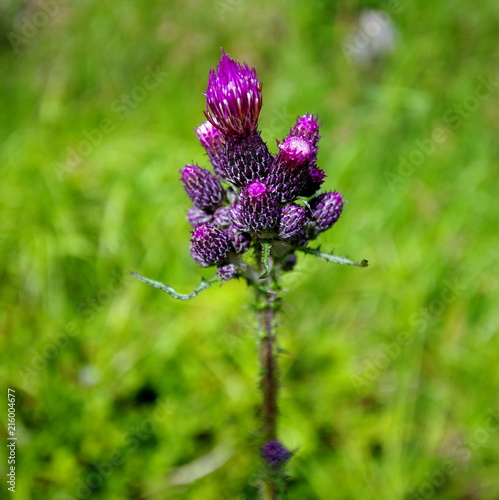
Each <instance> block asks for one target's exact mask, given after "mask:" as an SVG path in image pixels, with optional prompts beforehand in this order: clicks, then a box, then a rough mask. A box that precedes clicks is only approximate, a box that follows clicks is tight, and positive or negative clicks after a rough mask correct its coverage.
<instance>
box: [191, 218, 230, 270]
mask: <svg viewBox="0 0 499 500" xmlns="http://www.w3.org/2000/svg"><path fill="white" fill-rule="evenodd" d="M191 234H192V238H191V247H190V249H189V250H190V253H191V256H192V258H193V259H194V260H195V261H196V262H197V263H198V264H199V265H201V266H203V267H209V266H213V265H214V264H222V263H223V262H224V261H226V260H227V257H228V256H229V252H230V251H231V250H232V245H231V243H230V241H229V235H228V234H227V231H224V230H223V229H220V228H218V227H215V226H212V225H211V224H201V225H200V226H197V227H195V228H194V231H191Z"/></svg>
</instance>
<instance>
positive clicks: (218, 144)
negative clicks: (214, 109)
mask: <svg viewBox="0 0 499 500" xmlns="http://www.w3.org/2000/svg"><path fill="white" fill-rule="evenodd" d="M196 134H197V135H198V139H199V142H200V143H201V144H202V146H203V147H204V149H205V151H206V153H207V155H208V158H209V159H210V162H211V164H212V165H213V170H214V171H215V173H216V174H217V175H219V176H220V177H223V175H222V174H223V171H224V164H225V154H224V151H225V136H224V134H223V133H222V132H221V131H220V130H218V128H216V127H214V126H213V124H212V123H210V122H209V121H205V122H203V123H202V124H201V125H199V127H198V128H197V129H196Z"/></svg>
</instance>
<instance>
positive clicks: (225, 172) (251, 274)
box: [132, 53, 367, 499]
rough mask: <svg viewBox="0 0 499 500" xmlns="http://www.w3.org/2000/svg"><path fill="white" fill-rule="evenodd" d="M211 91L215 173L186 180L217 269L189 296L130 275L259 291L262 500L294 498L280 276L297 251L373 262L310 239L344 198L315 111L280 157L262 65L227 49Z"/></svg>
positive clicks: (197, 172) (185, 171) (199, 251)
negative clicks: (264, 112) (282, 366)
mask: <svg viewBox="0 0 499 500" xmlns="http://www.w3.org/2000/svg"><path fill="white" fill-rule="evenodd" d="M205 95H206V110H205V117H206V121H205V122H204V123H202V124H201V125H200V126H199V127H198V128H197V129H196V133H197V136H198V139H199V141H200V142H201V145H202V146H203V148H204V149H205V151H206V154H207V156H208V158H209V161H210V163H211V165H212V167H213V172H212V171H210V170H207V169H205V168H203V167H201V166H199V165H186V166H184V168H182V169H181V170H180V174H181V179H180V180H181V182H182V183H183V186H184V188H185V191H186V193H187V196H188V197H189V199H190V200H191V202H192V203H193V205H192V207H191V208H189V210H188V212H187V220H188V222H189V223H190V225H191V226H192V231H191V240H190V255H191V257H192V258H193V259H194V260H195V261H196V262H197V263H198V264H199V265H200V266H201V267H206V268H209V267H216V272H215V274H214V275H213V276H212V277H210V278H208V279H204V278H203V279H202V280H201V283H200V284H199V285H198V286H197V287H196V288H195V289H194V291H193V292H192V293H190V294H180V293H177V292H176V291H175V290H174V289H173V288H172V287H170V286H168V285H166V284H164V283H161V282H158V281H154V280H151V279H148V278H144V277H143V276H140V275H138V274H136V273H132V274H133V275H134V276H135V277H137V278H138V279H140V280H141V281H143V282H145V283H147V284H149V285H152V286H154V287H156V288H158V289H160V290H163V291H164V292H166V293H168V294H169V295H170V296H172V297H173V298H175V299H179V300H188V299H191V298H193V297H195V296H196V295H197V294H198V293H199V292H201V291H203V290H205V289H206V288H208V287H209V286H211V285H212V284H214V283H223V282H226V281H229V280H232V279H244V280H245V281H246V283H247V285H248V286H250V287H252V288H253V290H254V296H255V299H254V303H253V309H254V311H255V313H256V320H257V335H258V340H259V360H260V376H261V382H260V389H261V394H262V403H261V411H260V419H261V422H260V427H261V428H260V434H259V436H260V443H259V445H260V450H261V453H260V456H261V470H262V472H261V475H260V481H259V485H258V486H259V489H260V492H261V497H262V498H265V499H277V498H286V483H287V481H286V479H287V477H288V476H287V475H286V472H285V466H286V463H287V462H288V461H289V459H290V458H291V456H292V452H291V451H290V450H288V449H286V447H285V445H284V444H282V443H281V442H280V441H279V438H278V432H277V431H278V429H277V420H278V415H279V411H278V390H279V370H278V352H279V348H278V344H277V337H276V324H277V315H278V313H279V311H280V309H281V304H282V302H281V291H282V288H281V286H280V279H281V276H282V275H283V274H284V273H287V272H290V271H292V270H293V268H294V267H295V265H296V262H297V258H298V255H299V254H311V255H313V256H316V257H319V258H322V259H324V260H326V261H328V262H331V263H336V264H342V265H351V266H358V267H366V266H367V261H365V260H364V261H362V262H354V261H351V260H350V259H348V258H346V257H341V256H338V255H335V254H333V253H327V252H323V251H322V250H321V249H320V247H318V246H312V242H313V241H314V240H315V239H316V238H317V237H318V236H319V235H320V234H321V233H322V232H324V231H326V230H328V229H330V228H331V227H333V226H334V224H335V223H336V222H337V221H338V219H339V217H340V215H341V213H342V211H343V207H344V204H345V200H344V198H343V196H342V195H341V194H340V193H339V192H337V191H323V192H320V190H321V186H322V185H323V182H324V179H325V177H326V174H325V172H324V171H323V170H321V169H320V168H319V167H318V166H317V151H318V143H319V138H320V136H319V122H318V119H317V117H316V116H314V115H312V114H305V115H303V116H301V117H299V118H298V119H297V120H296V123H295V124H294V125H293V126H292V127H291V129H290V131H289V133H288V135H287V136H286V137H285V138H284V139H283V140H282V141H280V142H278V143H277V148H278V151H277V154H272V153H271V152H270V151H269V149H268V147H267V145H266V144H265V142H264V141H263V139H262V137H261V135H260V132H259V131H258V118H259V114H260V110H261V107H262V85H261V83H260V82H259V80H258V78H257V74H256V71H255V69H253V68H250V67H248V65H247V64H239V63H238V62H236V61H234V60H233V59H231V58H230V57H229V56H228V55H227V54H226V53H222V56H221V58H220V61H219V63H218V66H217V67H216V68H215V69H212V70H211V71H210V73H209V78H208V88H207V90H206V94H205Z"/></svg>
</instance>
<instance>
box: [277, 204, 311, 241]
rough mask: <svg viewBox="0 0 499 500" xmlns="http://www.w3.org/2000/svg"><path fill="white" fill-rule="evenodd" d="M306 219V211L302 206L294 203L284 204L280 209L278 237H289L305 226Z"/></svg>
mask: <svg viewBox="0 0 499 500" xmlns="http://www.w3.org/2000/svg"><path fill="white" fill-rule="evenodd" d="M307 220H308V217H307V212H306V210H305V209H304V208H303V207H302V206H300V205H295V204H294V203H290V204H288V205H285V206H284V207H282V210H281V220H280V222H279V231H278V234H279V237H280V238H282V239H287V238H291V237H292V236H294V235H295V234H297V233H298V231H300V230H301V229H302V228H303V227H304V226H305V222H306V221H307Z"/></svg>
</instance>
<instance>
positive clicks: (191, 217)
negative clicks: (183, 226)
mask: <svg viewBox="0 0 499 500" xmlns="http://www.w3.org/2000/svg"><path fill="white" fill-rule="evenodd" d="M187 220H188V221H189V224H190V225H191V226H192V227H196V226H199V225H200V224H208V223H210V222H212V221H213V215H212V214H207V213H206V212H205V211H204V210H202V209H201V208H199V207H196V205H194V206H193V207H190V208H189V210H187Z"/></svg>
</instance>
